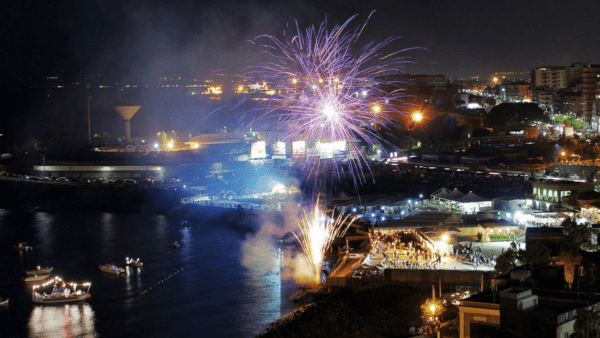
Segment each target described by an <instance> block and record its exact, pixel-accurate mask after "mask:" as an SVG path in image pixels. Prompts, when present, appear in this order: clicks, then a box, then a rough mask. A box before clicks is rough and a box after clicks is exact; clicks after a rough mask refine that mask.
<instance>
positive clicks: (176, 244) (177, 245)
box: [173, 241, 179, 249]
mask: <svg viewBox="0 0 600 338" xmlns="http://www.w3.org/2000/svg"><path fill="white" fill-rule="evenodd" d="M173 247H174V248H176V249H177V248H179V243H177V241H175V243H173Z"/></svg>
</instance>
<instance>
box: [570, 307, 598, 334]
mask: <svg viewBox="0 0 600 338" xmlns="http://www.w3.org/2000/svg"><path fill="white" fill-rule="evenodd" d="M599 327H600V311H595V312H594V310H593V309H586V308H584V307H580V308H578V309H577V320H576V321H575V333H576V335H577V337H580V338H588V337H593V335H592V334H595V335H594V336H596V337H600V330H598V328H599Z"/></svg>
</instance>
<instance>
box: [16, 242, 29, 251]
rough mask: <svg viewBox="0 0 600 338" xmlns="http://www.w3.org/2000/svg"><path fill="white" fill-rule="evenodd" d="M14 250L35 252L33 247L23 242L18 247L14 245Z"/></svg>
mask: <svg viewBox="0 0 600 338" xmlns="http://www.w3.org/2000/svg"><path fill="white" fill-rule="evenodd" d="M13 248H15V249H17V250H19V251H27V250H33V247H31V246H28V245H27V243H25V242H21V243H19V244H17V245H13Z"/></svg>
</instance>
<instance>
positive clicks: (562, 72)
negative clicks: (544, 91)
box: [531, 66, 568, 91]
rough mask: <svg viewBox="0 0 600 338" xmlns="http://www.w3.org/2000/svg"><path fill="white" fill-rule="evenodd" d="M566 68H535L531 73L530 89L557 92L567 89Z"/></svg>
mask: <svg viewBox="0 0 600 338" xmlns="http://www.w3.org/2000/svg"><path fill="white" fill-rule="evenodd" d="M567 80H568V77H567V68H566V67H562V66H559V67H556V66H542V67H535V68H534V69H533V70H532V71H531V88H532V89H533V88H539V87H549V88H551V89H552V90H555V91H556V90H559V89H563V88H566V87H567V82H568V81H567Z"/></svg>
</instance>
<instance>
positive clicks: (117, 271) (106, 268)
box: [98, 264, 125, 275]
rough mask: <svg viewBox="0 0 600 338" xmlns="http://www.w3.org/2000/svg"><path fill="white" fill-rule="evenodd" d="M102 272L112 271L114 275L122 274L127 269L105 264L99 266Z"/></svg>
mask: <svg viewBox="0 0 600 338" xmlns="http://www.w3.org/2000/svg"><path fill="white" fill-rule="evenodd" d="M98 267H99V268H100V270H101V271H102V272H106V273H111V274H113V275H120V274H122V273H125V269H123V268H120V267H118V266H116V265H114V264H105V265H100V266H98Z"/></svg>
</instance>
